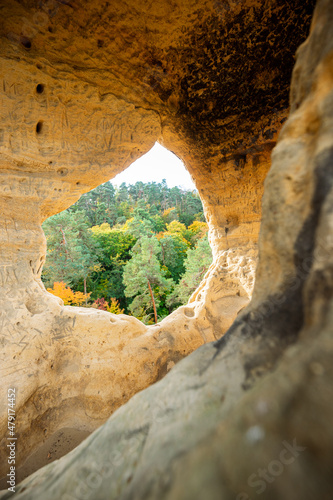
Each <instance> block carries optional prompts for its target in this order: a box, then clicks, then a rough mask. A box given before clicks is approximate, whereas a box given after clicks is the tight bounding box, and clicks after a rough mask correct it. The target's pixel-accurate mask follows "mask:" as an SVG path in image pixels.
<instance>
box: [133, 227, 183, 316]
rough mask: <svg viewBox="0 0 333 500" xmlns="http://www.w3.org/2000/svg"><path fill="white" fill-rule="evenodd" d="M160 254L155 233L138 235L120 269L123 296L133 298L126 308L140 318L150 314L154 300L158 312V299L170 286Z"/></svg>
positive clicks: (163, 296) (171, 286) (159, 300)
mask: <svg viewBox="0 0 333 500" xmlns="http://www.w3.org/2000/svg"><path fill="white" fill-rule="evenodd" d="M160 253H161V246H160V244H159V242H158V240H157V238H156V237H155V236H152V237H150V238H149V237H148V236H142V237H141V238H140V239H139V240H138V241H137V242H136V244H135V245H134V247H133V250H132V258H131V260H130V261H129V262H127V264H126V266H125V269H124V275H123V280H124V284H125V287H126V288H125V295H126V296H127V297H134V300H133V302H132V303H131V304H130V306H129V309H130V311H131V313H132V314H133V315H134V316H136V317H140V318H142V319H146V318H148V317H152V315H153V312H154V302H155V306H156V309H157V312H159V309H160V307H161V300H162V299H163V298H165V295H166V294H167V293H168V292H170V291H171V289H172V288H173V286H174V282H173V280H172V279H170V278H169V279H168V278H166V272H165V270H164V269H163V268H162V267H161V265H160V262H159V259H158V257H159V255H160Z"/></svg>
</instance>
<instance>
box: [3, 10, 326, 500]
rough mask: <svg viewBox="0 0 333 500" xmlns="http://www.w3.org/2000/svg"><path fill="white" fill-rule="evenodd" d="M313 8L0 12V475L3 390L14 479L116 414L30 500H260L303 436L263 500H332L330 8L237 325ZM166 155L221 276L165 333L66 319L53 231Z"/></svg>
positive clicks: (43, 475) (300, 92) (306, 60)
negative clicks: (132, 171)
mask: <svg viewBox="0 0 333 500" xmlns="http://www.w3.org/2000/svg"><path fill="white" fill-rule="evenodd" d="M312 9H313V2H312V1H306V2H304V1H302V2H301V1H300V0H295V1H294V2H293V3H292V5H291V4H290V3H284V2H279V1H277V0H276V1H272V2H270V3H269V5H268V4H267V2H262V1H257V0H250V1H247V0H244V1H240V2H234V1H231V0H228V1H225V2H216V1H212V0H200V2H194V1H193V2H192V1H189V2H180V1H179V2H178V1H174V2H166V1H165V0H163V1H162V0H159V1H156V2H154V3H152V4H151V5H148V4H145V5H140V6H138V5H137V2H134V1H132V0H127V1H123V2H112V3H111V2H98V1H97V0H96V1H94V0H90V1H89V2H86V4H85V6H84V7H82V5H81V4H80V3H79V2H77V1H76V0H62V1H60V0H59V1H58V0H51V1H49V2H41V3H40V4H38V6H36V5H35V3H34V2H33V1H30V0H29V1H23V0H22V1H10V2H9V1H3V2H1V5H0V15H1V19H2V20H3V22H2V24H1V26H0V37H1V45H0V65H1V66H0V67H1V77H2V86H1V118H2V120H1V131H0V148H1V149H0V153H1V171H0V174H1V181H0V195H1V196H0V208H1V211H0V214H1V215H0V217H1V219H0V228H1V233H0V248H1V262H0V265H1V267H0V287H1V289H0V303H1V322H0V325H1V326H0V328H1V330H0V335H1V336H0V339H1V345H2V351H1V374H2V387H3V388H4V391H2V395H1V406H0V411H1V420H0V443H1V448H0V453H1V455H0V464H1V466H0V476H2V477H4V476H5V475H6V474H7V472H8V470H7V463H6V460H7V458H6V457H7V450H6V449H5V443H6V442H7V441H6V440H7V406H6V403H7V401H6V396H7V389H8V387H15V388H16V389H17V402H16V405H17V406H16V410H17V421H16V429H17V436H18V438H19V439H18V448H17V463H16V465H17V467H18V468H20V467H21V466H22V467H23V465H24V463H25V465H24V467H25V469H23V468H22V470H21V471H20V472H19V476H18V478H19V479H20V477H23V475H24V474H26V473H27V472H32V471H33V470H34V468H38V466H40V465H42V464H44V463H47V461H48V460H52V459H53V458H57V457H58V456H59V454H58V455H57V453H56V452H55V453H54V454H53V456H52V454H51V456H50V457H48V454H50V453H49V452H50V450H54V449H55V448H56V444H57V443H58V442H59V441H58V440H59V439H60V441H61V437H60V436H61V435H62V436H64V440H66V439H67V438H68V436H70V438H71V443H72V445H68V446H69V447H72V446H75V444H77V443H78V442H79V441H80V440H81V439H83V438H84V437H85V436H86V435H87V434H89V433H91V432H92V431H93V430H94V429H96V428H97V427H98V426H100V425H101V424H102V423H104V422H105V421H106V419H107V418H108V417H109V416H110V415H111V414H112V413H114V412H115V413H114V414H113V416H112V417H111V418H110V419H109V420H108V421H107V423H106V424H105V425H104V426H102V427H100V428H99V429H98V430H97V431H95V432H94V433H93V434H92V435H91V436H90V437H88V439H86V440H85V441H84V443H82V444H81V445H80V446H79V447H78V448H77V449H76V450H74V451H73V452H72V453H70V454H69V455H67V456H66V457H64V458H62V459H61V460H59V461H58V462H55V463H51V464H49V465H48V466H47V467H46V468H44V469H42V470H40V471H38V472H37V473H36V474H35V475H33V476H31V477H30V478H28V479H27V480H25V481H24V482H23V483H21V485H20V486H19V487H18V493H17V496H18V497H19V498H25V499H28V498H29V499H30V498H41V499H43V498H46V497H47V498H50V499H60V498H61V499H62V498H66V494H67V495H68V496H69V498H77V499H81V498H101V499H104V498H117V499H119V498H124V499H125V498H126V499H129V498H145V499H146V498H152V499H156V498H161V499H162V498H169V499H171V498H172V499H174V498H181V499H186V498H192V499H193V498H205V499H206V498H207V499H208V500H209V499H210V498H211V499H215V498H219V499H220V498H221V497H222V498H230V499H231V498H235V496H236V497H237V495H239V497H238V498H243V499H244V498H249V497H251V494H253V491H254V488H253V487H252V486H251V485H249V483H248V478H249V476H251V474H254V473H255V474H256V471H257V470H258V469H259V468H260V467H261V468H262V467H269V465H270V463H271V462H272V461H274V459H275V457H276V456H280V453H282V452H283V449H287V450H289V448H288V446H291V445H292V443H293V440H294V439H296V440H297V442H298V443H299V444H300V445H302V446H303V447H306V448H307V450H302V453H301V452H300V451H297V450H296V451H294V453H295V456H294V457H293V458H295V461H294V462H295V463H294V464H293V465H292V464H291V461H290V457H291V455H290V453H291V452H290V450H289V455H288V458H287V459H288V460H289V462H290V465H288V466H287V464H286V463H284V462H283V463H282V465H285V467H284V472H283V475H282V472H281V473H279V474H280V475H279V474H277V473H276V474H274V472H276V471H277V468H278V467H280V468H281V465H276V464H275V465H273V466H271V469H272V472H271V476H270V478H272V477H273V478H274V481H271V482H269V481H266V483H264V485H266V488H265V490H264V495H263V498H264V497H265V495H267V496H266V498H272V495H273V494H272V491H273V492H274V495H275V497H276V498H279V499H280V498H281V499H282V498H283V499H287V500H288V499H290V500H291V499H294V498H295V487H294V484H295V482H297V481H299V482H300V483H301V486H300V488H301V489H300V490H299V491H300V492H301V493H300V497H302V498H313V496H312V497H311V496H310V495H311V492H312V491H314V490H315V491H316V492H318V491H320V493H321V495H320V498H325V494H326V493H327V494H328V492H329V491H330V486H331V482H330V478H329V476H328V475H325V474H326V472H325V471H327V470H329V466H331V465H332V464H331V463H330V458H329V457H330V454H329V450H330V449H331V447H332V440H331V430H330V428H329V427H328V422H329V421H330V418H331V416H332V415H331V413H332V408H331V405H330V404H329V397H327V399H326V394H327V391H329V390H331V389H330V387H331V383H330V382H331V380H332V376H331V375H332V373H331V371H332V370H331V368H330V363H329V354H330V352H331V349H332V340H331V337H330V325H331V324H332V321H331V319H330V314H332V312H331V309H330V304H329V298H330V296H331V295H330V294H331V288H332V279H331V271H330V269H331V266H332V262H331V259H332V251H331V250H332V249H331V246H332V245H331V244H332V241H331V239H330V236H331V233H332V227H331V217H332V214H331V209H332V203H331V201H332V200H331V197H332V196H331V194H332V193H331V192H330V190H331V166H332V156H331V148H332V131H333V127H332V118H331V116H332V79H333V78H332V33H331V26H332V22H333V14H332V5H331V2H330V1H329V0H320V2H319V5H318V7H317V11H316V14H315V16H314V22H313V26H312V32H311V36H310V37H309V38H308V40H307V42H306V43H305V44H303V46H302V47H301V49H300V50H299V52H298V59H297V63H296V67H295V70H294V76H293V83H292V88H291V98H292V99H291V114H290V115H289V118H288V121H287V122H286V123H285V124H284V126H283V128H282V131H281V133H280V136H279V142H278V145H277V146H276V148H275V149H274V153H273V163H272V168H271V169H270V171H269V175H268V177H267V180H266V191H265V197H264V201H263V223H262V229H261V236H260V241H259V249H260V261H259V267H258V270H257V273H256V285H255V289H254V295H253V299H252V302H251V303H250V305H249V306H248V307H247V308H246V309H245V310H244V311H242V313H240V314H239V311H241V310H242V309H244V307H245V306H246V305H247V304H248V302H249V298H250V297H251V294H252V290H253V286H254V279H255V269H256V264H257V240H258V233H259V226H260V222H261V213H262V206H261V196H262V193H263V186H264V180H265V177H266V174H267V172H268V170H269V168H270V157H271V150H272V148H273V146H274V145H275V141H276V137H277V134H278V132H279V130H280V128H281V125H282V124H283V123H284V121H285V119H286V116H287V107H288V89H289V82H290V74H291V68H292V66H293V62H294V61H293V55H294V52H295V50H296V48H297V47H298V45H299V44H300V43H301V42H302V41H303V40H304V39H305V36H306V35H307V32H308V27H309V21H310V17H311V15H312ZM156 140H158V141H159V142H161V143H162V144H164V145H165V146H166V147H168V148H169V149H170V150H172V151H174V152H175V153H176V154H178V155H179V156H180V157H181V158H182V159H183V160H184V161H185V164H186V166H187V168H188V170H189V171H190V173H191V175H192V177H193V178H194V180H195V183H196V185H197V188H198V190H199V192H200V194H201V196H202V199H203V203H204V207H205V212H206V216H207V220H208V223H209V227H210V242H211V245H212V249H213V254H214V262H213V264H212V266H211V268H210V270H209V272H208V273H207V276H206V277H205V279H204V281H203V283H202V284H201V285H200V287H199V289H198V290H197V291H196V292H195V294H194V295H193V296H192V297H191V299H190V302H189V304H188V305H186V306H184V307H181V308H180V309H178V310H177V311H176V312H174V313H173V314H172V315H170V316H169V317H168V318H166V319H165V320H164V321H163V322H161V323H160V324H159V325H156V326H154V327H145V326H144V325H142V324H141V323H140V322H139V321H137V320H135V319H134V318H131V317H126V316H123V315H120V316H114V315H111V314H108V313H104V312H100V311H96V310H93V311H91V310H88V309H80V308H69V307H64V306H63V305H62V304H61V303H60V302H59V301H58V300H57V299H56V298H55V297H54V296H51V295H50V294H48V293H47V292H46V291H45V289H44V287H43V285H42V283H41V280H40V276H41V270H42V265H43V262H44V259H45V252H46V248H45V238H44V235H43V233H42V230H41V222H42V221H43V220H44V219H45V218H46V217H48V216H50V215H52V214H54V213H56V212H58V211H60V210H62V209H64V208H66V207H68V206H69V205H70V204H71V203H73V202H74V201H75V200H76V199H78V197H79V196H80V194H81V193H83V192H86V191H88V190H89V189H91V188H93V187H95V186H96V185H98V184H100V183H101V182H103V181H105V180H107V179H109V178H110V177H112V176H113V175H116V173H118V172H119V171H121V170H123V169H124V168H126V167H127V166H128V165H129V164H130V163H132V162H133V161H134V160H135V159H136V158H137V157H139V156H141V155H142V154H143V153H145V152H146V151H148V150H149V149H150V147H151V146H152V145H153V144H154V142H155V141H156ZM330 200H331V201H330ZM238 314H239V315H238ZM236 318H237V319H236ZM235 319H236V321H235V322H234V320H235ZM231 325H232V326H231ZM230 326H231V328H230V329H229V330H228V328H229V327H230ZM227 330H228V333H227V334H226V335H225V336H224V337H222V335H223V334H224V333H225V332H226V331H227ZM221 337H222V338H221ZM220 338H221V339H220ZM216 339H220V340H217V342H215V343H209V342H211V341H214V340H216ZM202 344H206V345H203V346H202ZM291 345H292V347H291ZM199 346H201V347H200V348H199V349H198V350H197V351H195V352H194V353H193V354H191V355H190V356H189V357H187V359H185V360H183V361H182V362H180V363H178V361H179V360H181V358H183V357H185V356H186V355H187V354H189V353H190V352H192V351H194V350H195V349H197V348H198V347H199ZM174 364H177V365H176V366H174ZM172 367H173V368H172ZM171 368H172V370H171V371H170V369H171ZM169 371H170V373H168V374H167V372H169ZM166 374H167V376H166V377H165V378H163V380H161V381H160V382H158V383H157V384H155V385H153V386H152V387H150V388H149V389H146V390H145V391H143V392H141V393H140V394H137V395H135V394H136V393H137V392H139V391H141V390H142V389H145V388H146V387H148V386H149V385H151V384H152V383H154V382H156V381H157V380H159V379H161V378H162V377H164V375H166ZM264 376H265V377H264ZM325 391H326V392H325ZM134 395H135V396H134ZM132 396H133V397H132ZM130 398H131V400H130V401H129V402H128V403H127V404H124V403H126V401H128V400H129V399H130ZM120 406H121V408H119V407H120ZM115 410H117V411H115ZM318 413H320V418H321V419H320V418H319V416H318ZM301 422H305V423H304V424H303V423H302V424H301ZM310 429H311V432H312V434H310ZM323 436H324V437H323ZM65 438H66V439H65ZM285 441H286V442H287V445H288V446H287V445H285V444H284V442H285ZM290 443H291V444H290ZM68 446H67V445H66V444H65V443H60V445H59V447H60V448H62V450H63V451H64V450H66V451H68V449H69V448H68ZM283 446H284V447H285V446H287V448H283V449H282V447H283ZM41 450H42V451H41ZM303 451H304V453H303ZM39 452H40V453H45V456H44V458H43V456H41V455H40V456H39V457H38V460H37V458H36V457H37V455H36V454H38V453H39ZM296 453H298V455H297V456H296ZM60 454H61V451H60ZM283 456H285V455H283ZM296 458H297V460H296ZM287 459H286V460H287ZM34 461H35V467H34V463H33V462H34ZM37 462H38V463H37ZM36 464H37V465H36ZM274 467H275V469H274ZM24 470H25V472H24ZM269 470H270V468H269ZM20 474H21V476H20ZM299 478H300V479H299ZM259 479H260V478H259ZM256 480H258V479H257V477H254V478H253V481H256ZM260 480H261V481H263V480H262V478H261V479H260ZM268 483H269V484H268ZM1 485H2V486H3V487H5V486H6V485H5V484H4V483H1ZM268 485H269V487H270V488H271V489H269V488H268ZM272 488H273V489H272ZM257 489H259V486H258V485H257ZM309 492H310V493H309ZM316 494H317V493H316ZM6 495H7V493H3V494H2V495H0V497H1V498H6Z"/></svg>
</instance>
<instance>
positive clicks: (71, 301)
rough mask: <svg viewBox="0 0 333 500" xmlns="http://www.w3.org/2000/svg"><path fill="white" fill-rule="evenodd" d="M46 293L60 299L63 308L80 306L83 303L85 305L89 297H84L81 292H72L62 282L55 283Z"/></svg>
mask: <svg viewBox="0 0 333 500" xmlns="http://www.w3.org/2000/svg"><path fill="white" fill-rule="evenodd" d="M47 291H48V292H50V293H52V295H55V296H56V297H60V298H61V299H62V300H63V301H64V305H65V306H82V305H83V304H84V303H86V304H87V300H88V299H89V296H90V293H88V294H87V295H85V294H84V293H82V292H73V290H72V289H71V288H70V287H69V286H67V285H66V283H64V282H63V281H60V282H57V281H56V282H55V283H54V284H53V287H52V288H48V289H47Z"/></svg>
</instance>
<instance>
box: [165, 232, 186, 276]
mask: <svg viewBox="0 0 333 500" xmlns="http://www.w3.org/2000/svg"><path fill="white" fill-rule="evenodd" d="M159 242H160V245H161V261H162V264H163V265H164V266H165V267H166V269H167V270H168V272H169V275H170V277H171V278H172V279H173V280H174V282H175V283H178V281H179V280H180V277H181V275H182V274H184V271H185V267H184V260H185V258H186V252H187V249H188V245H187V243H186V242H185V241H184V239H183V238H182V237H181V236H179V235H178V234H168V233H164V235H163V237H162V238H160V240H159Z"/></svg>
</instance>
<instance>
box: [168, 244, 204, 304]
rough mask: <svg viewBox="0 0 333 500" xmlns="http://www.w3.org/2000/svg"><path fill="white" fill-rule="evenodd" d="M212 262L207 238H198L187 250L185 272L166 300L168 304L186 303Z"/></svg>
mask: <svg viewBox="0 0 333 500" xmlns="http://www.w3.org/2000/svg"><path fill="white" fill-rule="evenodd" d="M211 262H212V250H211V248H210V246H209V243H208V238H207V237H205V238H202V239H201V240H199V242H198V245H197V246H196V247H195V248H193V249H191V248H190V249H189V250H188V251H187V257H186V260H185V263H184V264H185V273H184V275H183V277H182V279H181V280H180V282H179V284H178V285H176V286H175V289H174V290H173V292H172V294H171V295H170V296H169V298H168V300H167V304H168V305H169V306H175V305H181V304H186V303H187V301H188V299H189V298H190V297H191V295H192V293H193V292H194V291H195V289H196V288H197V287H198V285H199V284H200V282H201V281H202V279H203V277H204V275H205V274H206V272H207V270H208V268H209V266H210V264H211Z"/></svg>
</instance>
